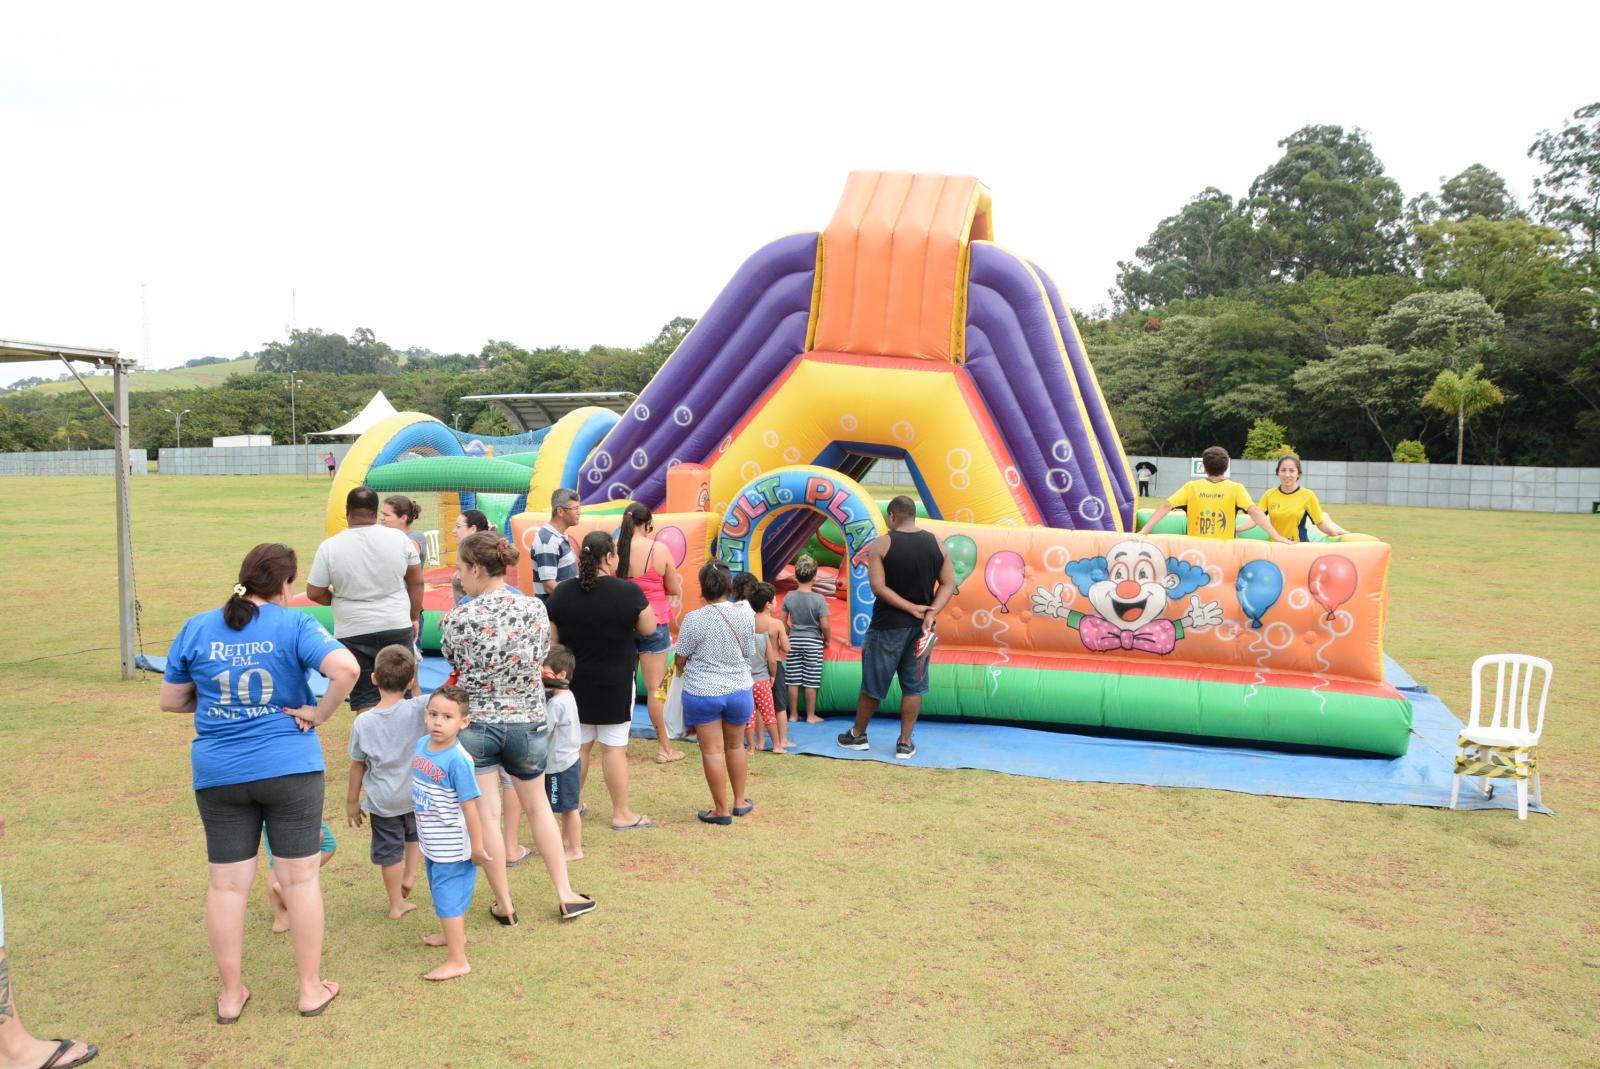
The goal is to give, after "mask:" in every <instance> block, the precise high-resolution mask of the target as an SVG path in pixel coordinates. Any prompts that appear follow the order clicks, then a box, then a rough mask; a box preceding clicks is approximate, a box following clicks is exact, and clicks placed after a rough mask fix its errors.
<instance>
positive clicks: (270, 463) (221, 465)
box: [160, 442, 350, 479]
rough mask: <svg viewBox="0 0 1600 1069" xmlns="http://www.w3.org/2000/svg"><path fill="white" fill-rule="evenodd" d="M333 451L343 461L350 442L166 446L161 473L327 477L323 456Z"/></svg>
mask: <svg viewBox="0 0 1600 1069" xmlns="http://www.w3.org/2000/svg"><path fill="white" fill-rule="evenodd" d="M330 449H331V450H333V456H334V459H335V460H340V461H342V460H344V455H345V454H346V453H348V452H349V451H350V444H349V443H348V442H341V443H339V444H338V445H317V444H316V443H312V444H311V445H310V446H309V447H308V446H299V445H247V446H237V447H232V448H223V449H213V448H211V447H210V446H205V447H202V448H199V449H189V448H184V449H163V450H161V454H160V474H162V475H303V474H305V473H307V472H309V473H311V474H312V475H321V476H322V477H323V478H324V479H326V478H327V477H328V469H327V466H326V465H324V464H323V463H322V457H323V455H324V454H325V453H327V452H328V451H329V450H330Z"/></svg>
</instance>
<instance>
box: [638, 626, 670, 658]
mask: <svg viewBox="0 0 1600 1069" xmlns="http://www.w3.org/2000/svg"><path fill="white" fill-rule="evenodd" d="M633 648H634V650H635V651H636V652H638V653H666V652H667V651H668V650H670V649H671V648H672V628H670V627H668V626H667V625H666V624H657V625H656V631H655V634H653V635H634V636H633Z"/></svg>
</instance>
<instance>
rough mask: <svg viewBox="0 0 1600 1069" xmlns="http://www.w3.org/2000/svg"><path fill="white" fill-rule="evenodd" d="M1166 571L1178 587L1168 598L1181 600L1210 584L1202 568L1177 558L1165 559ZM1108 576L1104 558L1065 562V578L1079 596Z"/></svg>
mask: <svg viewBox="0 0 1600 1069" xmlns="http://www.w3.org/2000/svg"><path fill="white" fill-rule="evenodd" d="M1167 571H1168V572H1170V573H1171V574H1173V575H1175V576H1177V577H1178V585H1177V586H1175V587H1173V588H1172V591H1171V593H1169V594H1168V595H1167V596H1168V597H1170V598H1174V599H1176V598H1181V597H1183V596H1184V595H1185V594H1191V593H1193V592H1194V591H1196V590H1199V589H1200V588H1201V587H1203V586H1206V585H1207V584H1209V583H1210V582H1211V577H1210V576H1209V575H1207V574H1206V570H1205V569H1204V568H1202V567H1200V566H1199V565H1198V564H1190V563H1189V562H1188V561H1184V560H1179V559H1178V558H1177V557H1168V558H1167ZM1110 574H1111V573H1110V572H1109V571H1108V570H1107V567H1106V559H1105V558H1104V557H1085V558H1083V559H1082V560H1075V561H1068V562H1067V578H1068V579H1071V580H1072V585H1073V586H1075V587H1077V588H1078V593H1080V594H1084V595H1087V594H1088V593H1089V588H1090V587H1091V586H1093V585H1094V584H1095V583H1098V582H1100V580H1102V579H1104V578H1106V577H1107V576H1108V575H1110Z"/></svg>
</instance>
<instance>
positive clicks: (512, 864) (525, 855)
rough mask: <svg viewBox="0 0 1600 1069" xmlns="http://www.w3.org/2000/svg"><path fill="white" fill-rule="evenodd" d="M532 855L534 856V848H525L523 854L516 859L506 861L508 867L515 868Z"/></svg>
mask: <svg viewBox="0 0 1600 1069" xmlns="http://www.w3.org/2000/svg"><path fill="white" fill-rule="evenodd" d="M532 856H533V851H532V850H524V851H523V852H522V856H521V857H519V858H517V859H516V860H515V861H507V862H506V868H508V869H514V868H516V867H517V866H518V865H520V864H522V863H523V862H524V861H526V860H528V859H529V858H530V857H532Z"/></svg>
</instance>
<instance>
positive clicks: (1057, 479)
mask: <svg viewBox="0 0 1600 1069" xmlns="http://www.w3.org/2000/svg"><path fill="white" fill-rule="evenodd" d="M1044 481H1045V485H1046V486H1048V487H1050V489H1052V490H1054V491H1055V492H1056V493H1058V494H1064V493H1066V492H1067V491H1068V490H1071V489H1072V472H1070V471H1068V470H1067V469H1066V468H1051V469H1050V470H1049V471H1047V472H1045V473H1044Z"/></svg>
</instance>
